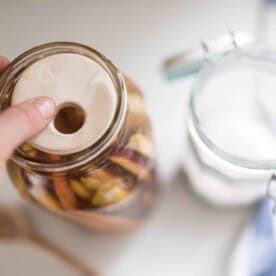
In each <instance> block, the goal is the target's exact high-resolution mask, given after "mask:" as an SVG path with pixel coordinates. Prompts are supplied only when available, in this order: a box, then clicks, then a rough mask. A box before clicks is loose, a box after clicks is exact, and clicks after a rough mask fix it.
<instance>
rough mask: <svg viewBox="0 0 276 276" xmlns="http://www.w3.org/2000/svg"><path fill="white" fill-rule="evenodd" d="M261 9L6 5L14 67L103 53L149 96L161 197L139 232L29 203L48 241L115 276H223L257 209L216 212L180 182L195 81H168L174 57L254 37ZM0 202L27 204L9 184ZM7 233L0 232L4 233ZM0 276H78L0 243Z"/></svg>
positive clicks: (4, 26)
mask: <svg viewBox="0 0 276 276" xmlns="http://www.w3.org/2000/svg"><path fill="white" fill-rule="evenodd" d="M258 4H259V1H257V0H243V1H239V0H193V1H190V0H183V1H178V0H159V1H147V0H139V1H126V0H118V1H108V0H101V1H97V0H90V1H89V0H83V1H76V0H75V1H74V0H60V1H54V0H44V1H35V0H21V1H19V0H18V1H17V0H0V37H1V40H0V54H1V55H5V56H7V57H9V58H10V59H11V60H12V59H13V58H15V57H16V56H17V55H18V54H20V53H22V52H23V51H25V50H27V49H29V48H31V47H33V46H36V45H38V44H42V43H45V42H50V41H76V42H80V43H84V44H87V45H89V46H91V47H93V48H96V49H97V50H99V51H100V52H102V53H103V54H105V55H106V56H108V57H109V58H110V59H111V60H112V61H113V62H114V63H115V64H116V65H117V66H118V67H119V68H120V69H121V71H123V72H125V73H126V74H127V75H129V76H130V77H131V78H132V79H133V80H134V81H135V82H136V83H137V84H138V85H139V86H140V87H141V88H142V90H143V92H144V93H145V96H146V99H147V103H148V107H149V110H150V114H151V117H152V121H153V125H154V134H155V138H156V143H157V153H158V167H159V173H160V185H161V186H162V191H161V198H160V201H159V203H158V206H157V208H156V210H155V211H154V212H153V214H152V216H151V217H150V218H149V220H148V221H146V223H145V224H144V225H143V227H142V228H141V229H139V230H138V231H136V232H134V233H132V234H125V235H120V236H105V235H100V234H95V233H90V232H88V231H86V230H84V229H82V228H80V227H78V226H76V225H73V224H71V223H69V222H66V221H64V220H61V219H59V218H56V217H53V216H50V215H48V214H46V213H45V212H43V211H42V210H39V209H37V208H36V207H33V206H29V205H27V204H24V206H25V207H26V208H27V211H28V213H29V214H30V216H31V221H32V224H33V225H34V227H35V229H36V230H37V231H39V232H40V233H41V235H43V236H45V237H47V238H48V239H50V240H51V241H53V242H54V243H55V244H56V245H58V246H60V247H61V248H63V249H64V250H66V251H68V252H70V254H71V255H73V256H75V257H76V258H78V259H79V260H81V261H82V262H84V263H86V264H87V265H88V266H90V267H93V268H95V269H96V270H97V271H99V272H100V273H102V274H103V275H108V276H123V275H128V276H136V275H137V276H138V275H154V274H155V275H160V276H162V275H175V276H178V275H179V276H180V275H181V276H183V275H189V276H201V275H202V274H203V273H204V275H205V276H221V275H226V274H225V271H226V268H227V263H228V262H229V259H230V255H231V249H232V247H233V245H234V243H235V241H236V238H237V236H238V234H239V232H240V230H241V229H242V226H243V225H244V223H245V222H246V221H247V220H248V218H249V217H250V215H251V214H252V212H253V209H254V208H247V209H234V210H233V209H232V210H217V209H214V208H212V207H208V206H207V205H206V204H205V203H203V202H201V201H200V200H198V199H197V198H196V197H194V195H193V194H192V193H191V192H190V191H189V189H188V188H187V187H186V182H185V178H184V177H183V175H181V174H180V173H179V167H180V164H181V162H182V158H183V156H184V155H185V116H186V111H187V108H186V103H187V98H188V96H189V93H190V87H191V84H192V83H193V81H194V77H190V78H188V79H185V80H177V81H174V82H167V81H166V80H165V79H164V78H163V76H162V74H161V67H160V65H161V62H162V60H164V58H166V57H167V56H169V55H171V54H174V53H177V52H179V51H182V50H183V49H186V48H189V47H190V46H192V45H194V44H197V43H198V42H199V41H201V40H204V39H209V38H213V37H217V36H219V35H221V34H223V33H225V32H226V31H228V30H229V29H230V30H234V31H236V30H243V31H249V32H254V31H255V29H256V13H257V9H258ZM1 184H2V185H0V186H1V187H0V188H1V192H0V200H1V201H2V202H3V203H9V204H12V205H16V204H19V203H20V204H22V200H21V199H20V198H19V196H18V195H17V193H16V191H15V189H14V188H13V186H12V184H11V182H10V180H9V179H8V178H7V177H4V178H3V179H2V180H1ZM0 227H1V226H0ZM0 275H5V276H10V275H41V276H44V275H45V276H46V275H59V276H60V275H78V274H76V272H72V270H69V269H68V268H65V267H64V265H63V264H62V263H60V262H58V261H57V260H56V259H55V258H53V257H51V256H50V255H47V254H46V253H45V252H44V251H41V250H39V249H37V248H35V247H32V246H29V245H28V244H24V243H18V242H13V243H10V242H4V241H3V242H1V240H0Z"/></svg>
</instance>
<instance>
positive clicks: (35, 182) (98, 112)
mask: <svg viewBox="0 0 276 276" xmlns="http://www.w3.org/2000/svg"><path fill="white" fill-rule="evenodd" d="M37 96H47V97H51V98H52V99H54V100H55V102H56V105H57V108H58V111H57V114H56V116H55V118H54V120H53V121H52V122H51V123H50V124H49V125H48V126H47V127H46V128H45V129H44V130H43V131H42V132H41V133H40V134H39V135H37V136H35V137H32V138H31V139H30V140H28V141H26V142H25V143H24V144H22V145H21V146H19V147H18V148H17V149H16V150H15V152H14V154H13V156H12V158H11V159H10V160H9V162H8V165H7V167H8V172H9V175H10V177H11V179H12V181H13V183H14V184H15V186H16V188H17V190H18V191H19V193H20V194H21V196H22V197H24V198H25V199H27V200H29V201H31V202H33V203H35V204H37V205H39V206H42V207H44V208H46V209H48V210H50V211H51V212H54V213H57V214H59V215H61V216H63V217H66V218H69V219H70V220H72V221H75V222H77V223H79V224H82V225H85V226H88V227H89V228H91V229H94V230H99V231H104V232H113V231H119V230H129V229H133V228H135V227H136V226H137V225H139V224H140V222H141V221H142V219H143V218H144V217H145V216H146V214H148V213H149V211H150V210H151V209H152V206H153V204H154V202H155V199H156V194H157V185H156V175H155V154H154V145H153V138H152V132H151V123H150V119H149V116H148V113H147V111H146V105H145V101H144V98H143V95H142V93H141V91H140V90H139V88H138V87H137V86H136V85H135V84H134V83H133V82H132V81H131V80H130V79H128V78H127V77H126V76H123V75H122V74H121V73H120V72H119V70H118V69H117V68H116V67H115V66H114V65H113V64H112V63H111V62H110V61H109V60H108V59H107V58H106V57H104V56H103V55H102V54H100V53H99V52H97V51H96V50H94V49H92V48H89V47H87V46H85V45H81V44H77V43H71V42H54V43H49V44H44V45H41V46H38V47H35V48H33V49H31V50H29V51H27V52H25V53H23V54H22V55H20V56H19V57H17V58H16V59H15V60H14V61H13V62H12V63H11V64H10V65H9V67H8V68H7V70H6V71H5V72H4V74H3V75H2V76H1V79H0V111H1V110H4V109H5V108H7V107H9V106H10V105H13V104H17V103H20V102H22V101H25V100H27V99H29V98H33V97H37Z"/></svg>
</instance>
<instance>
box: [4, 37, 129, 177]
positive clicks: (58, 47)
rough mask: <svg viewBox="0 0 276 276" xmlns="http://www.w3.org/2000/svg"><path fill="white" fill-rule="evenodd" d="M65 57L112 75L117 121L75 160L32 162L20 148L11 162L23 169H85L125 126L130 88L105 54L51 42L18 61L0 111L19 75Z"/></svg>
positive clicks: (8, 76) (8, 72) (7, 79)
mask: <svg viewBox="0 0 276 276" xmlns="http://www.w3.org/2000/svg"><path fill="white" fill-rule="evenodd" d="M61 53H75V54H80V55H84V56H86V57H88V58H91V59H93V60H94V61H96V62H98V63H99V65H101V66H102V67H103V69H105V71H106V72H107V73H108V74H109V75H110V77H111V79H112V82H113V84H114V87H115V90H116V92H117V96H118V103H117V107H116V112H115V115H114V118H113V121H112V123H111V125H110V126H109V127H108V129H107V130H106V131H105V133H104V134H103V135H102V136H101V137H100V138H99V139H98V141H96V142H95V143H94V144H93V145H91V146H90V147H89V148H87V149H85V150H82V151H79V152H77V153H75V154H72V156H73V157H74V158H70V159H71V160H67V161H58V162H56V161H55V162H54V163H52V162H40V161H37V160H29V159H28V158H26V156H24V155H22V154H21V153H20V152H19V150H18V148H17V149H16V150H15V151H14V153H13V155H12V157H11V160H12V161H14V162H16V163H18V164H19V165H20V166H23V167H29V168H31V169H34V170H40V171H45V172H60V171H65V170H70V169H73V168H75V167H79V166H82V165H84V164H86V163H87V162H90V161H92V160H94V159H95V158H97V157H99V156H100V154H101V153H103V152H104V151H105V150H106V149H107V148H108V147H109V146H110V145H111V144H112V142H113V141H114V139H115V137H116V136H117V135H118V134H119V132H120V130H121V129H122V126H123V124H124V121H125V117H126V113H127V90H126V89H127V88H126V85H125V81H124V78H123V75H122V74H121V72H120V71H119V70H118V69H117V67H116V66H115V65H114V64H113V63H112V62H111V61H110V60H109V59H108V58H107V57H105V56H104V55H103V54H101V53H100V52H98V51H97V50H95V49H93V48H91V47H89V46H86V45H83V44H80V43H76V42H50V43H46V44H42V45H39V46H36V47H34V48H31V49H29V50H27V51H25V52H24V53H22V54H21V55H19V56H18V57H17V58H15V59H14V60H13V61H12V62H11V63H10V64H9V65H8V67H7V69H6V70H5V71H4V73H3V74H2V75H1V77H0V111H1V110H3V103H4V102H5V100H6V99H7V96H8V95H7V94H11V93H12V91H10V90H9V87H8V85H7V83H14V82H15V81H16V79H17V76H18V74H20V72H22V71H23V70H24V69H25V68H26V67H28V66H29V65H31V64H32V63H34V62H35V61H38V60H39V59H41V58H44V57H47V56H50V55H55V54H61ZM26 63H27V65H26Z"/></svg>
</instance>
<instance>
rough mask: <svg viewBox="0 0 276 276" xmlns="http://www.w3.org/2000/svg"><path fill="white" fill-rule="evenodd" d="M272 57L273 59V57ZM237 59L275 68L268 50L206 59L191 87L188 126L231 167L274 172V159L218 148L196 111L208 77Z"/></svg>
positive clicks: (273, 53) (247, 50) (213, 152)
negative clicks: (245, 155) (233, 152)
mask: <svg viewBox="0 0 276 276" xmlns="http://www.w3.org/2000/svg"><path fill="white" fill-rule="evenodd" d="M273 55H274V57H273ZM233 57H234V58H238V59H245V60H246V59H250V60H253V61H254V62H261V63H264V64H269V65H272V66H275V68H276V58H275V52H272V51H271V50H269V49H264V48H262V49H260V48H258V47H256V48H253V47H252V48H250V49H246V50H242V49H235V50H234V51H231V52H228V53H225V54H223V55H221V56H219V57H216V58H215V59H212V58H210V59H206V62H205V64H204V65H203V67H202V69H201V70H200V72H199V74H198V76H197V78H196V81H195V83H194V85H193V87H192V90H191V95H190V100H189V117H190V118H189V121H188V128H189V125H192V128H193V131H196V133H197V135H198V137H199V138H200V140H201V142H203V144H204V145H205V146H206V148H207V149H208V151H209V152H211V153H212V154H214V155H215V156H217V157H218V158H219V159H221V160H223V161H224V162H227V163H229V164H231V165H232V166H236V167H242V168H244V169H257V170H272V171H273V170H275V169H276V158H275V159H274V158H272V159H261V158H260V159H254V158H244V157H242V156H239V155H237V154H232V153H230V152H229V151H226V150H225V149H223V147H221V146H219V145H218V144H217V143H216V142H215V141H214V140H213V139H212V138H210V135H208V132H207V131H206V130H205V129H204V126H203V124H202V120H201V118H200V114H199V113H198V110H197V101H198V98H199V97H200V95H201V93H202V91H203V87H204V85H205V83H206V81H207V80H208V79H209V77H210V76H211V75H212V74H213V73H214V72H215V70H217V69H219V68H220V66H223V65H224V62H225V60H226V59H228V58H233Z"/></svg>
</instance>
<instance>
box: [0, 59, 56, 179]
mask: <svg viewBox="0 0 276 276" xmlns="http://www.w3.org/2000/svg"><path fill="white" fill-rule="evenodd" d="M8 64H9V61H8V59H7V58H5V57H1V56H0V74H1V73H2V72H3V71H4V70H5V68H6V67H7V66H8ZM55 110H56V106H55V103H54V101H53V100H51V99H49V98H46V97H39V98H34V99H31V100H28V101H26V102H24V103H21V104H17V105H14V106H12V107H9V108H8V109H6V110H4V111H3V112H2V113H0V174H1V173H2V172H3V169H4V167H5V163H6V161H7V160H8V159H9V158H10V156H11V155H12V153H13V151H14V149H15V148H16V147H17V146H19V145H20V144H22V143H23V142H24V141H25V140H26V139H28V138H30V137H32V136H33V135H35V134H37V133H39V132H40V131H41V130H42V129H43V128H45V127H46V126H47V124H48V123H49V122H50V121H51V119H52V118H53V117H54V115H55Z"/></svg>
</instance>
